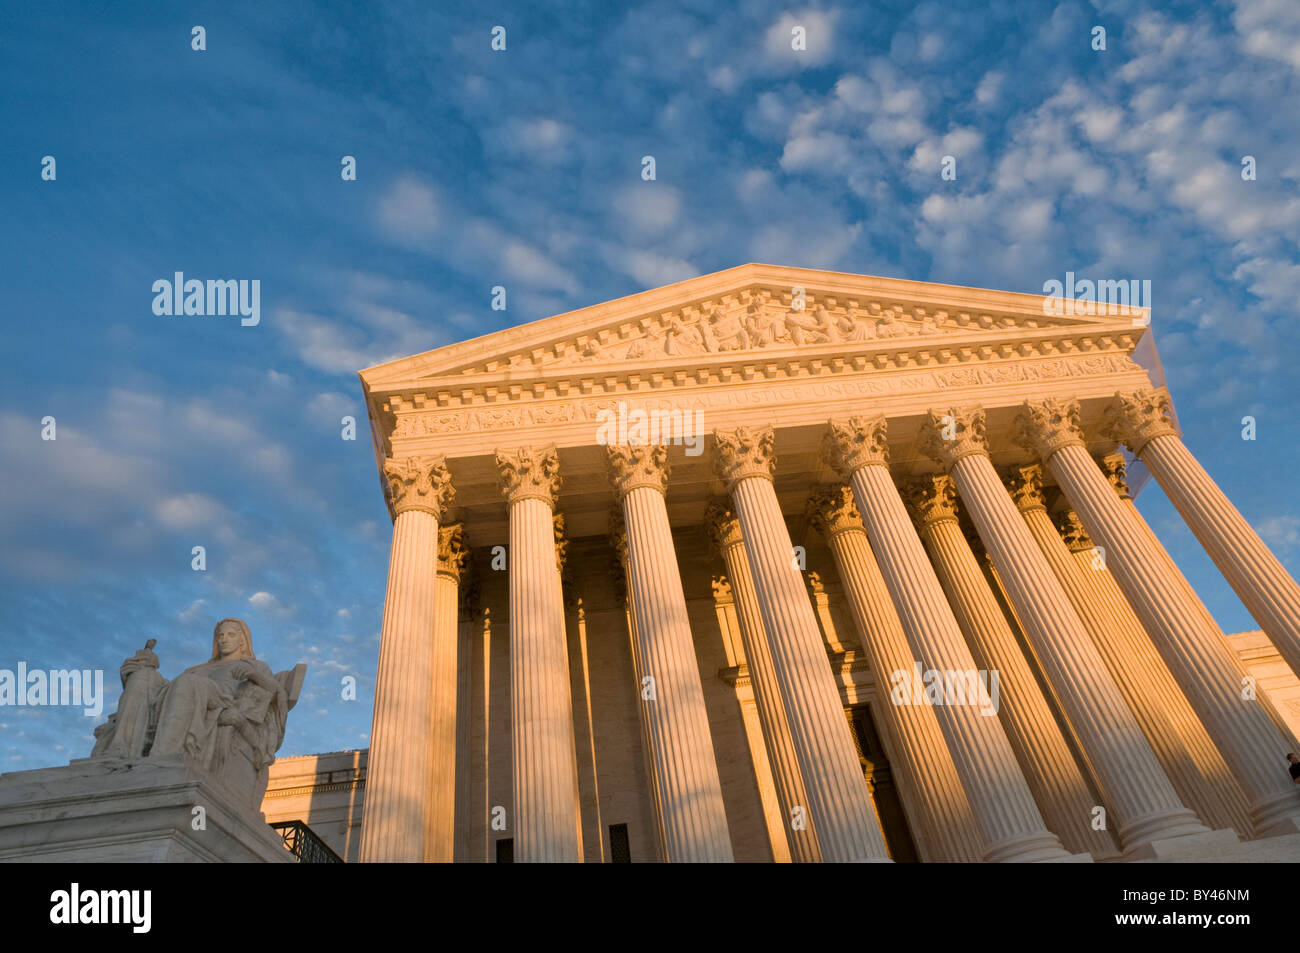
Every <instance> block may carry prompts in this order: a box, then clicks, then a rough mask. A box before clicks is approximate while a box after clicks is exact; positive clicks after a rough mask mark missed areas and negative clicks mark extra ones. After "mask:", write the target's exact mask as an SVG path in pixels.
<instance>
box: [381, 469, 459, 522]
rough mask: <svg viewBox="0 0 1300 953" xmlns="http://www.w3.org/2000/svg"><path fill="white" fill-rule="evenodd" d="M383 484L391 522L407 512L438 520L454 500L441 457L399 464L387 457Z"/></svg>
mask: <svg viewBox="0 0 1300 953" xmlns="http://www.w3.org/2000/svg"><path fill="white" fill-rule="evenodd" d="M384 483H385V484H386V485H387V486H388V499H389V500H390V501H391V502H392V504H393V517H394V519H396V518H397V517H398V516H400V515H402V514H403V513H405V512H406V511H407V510H423V511H424V512H426V513H432V514H433V515H434V516H436V517H438V518H439V519H441V518H442V514H443V513H444V512H445V511H446V509H447V507H448V506H449V505H450V504H451V501H452V500H453V499H455V496H456V490H455V488H454V487H453V486H452V485H451V474H450V473H448V472H447V458H446V457H444V456H443V455H442V454H439V455H437V456H434V457H404V458H402V459H400V460H394V459H393V458H391V457H389V458H388V459H387V460H385V461H384Z"/></svg>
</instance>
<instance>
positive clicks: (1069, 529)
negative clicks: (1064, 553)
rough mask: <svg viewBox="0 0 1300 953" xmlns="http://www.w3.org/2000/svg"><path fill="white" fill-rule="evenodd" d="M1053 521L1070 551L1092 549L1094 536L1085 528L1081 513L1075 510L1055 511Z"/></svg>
mask: <svg viewBox="0 0 1300 953" xmlns="http://www.w3.org/2000/svg"><path fill="white" fill-rule="evenodd" d="M1052 522H1053V523H1055V524H1056V531H1057V532H1058V533H1060V534H1061V538H1062V539H1064V540H1065V545H1066V546H1068V547H1070V552H1072V553H1077V552H1078V551H1079V550H1081V549H1092V538H1091V537H1090V536H1089V535H1088V531H1087V530H1086V529H1084V528H1083V523H1082V522H1081V521H1080V520H1079V514H1078V513H1076V512H1074V510H1061V511H1060V512H1057V513H1053V514H1052Z"/></svg>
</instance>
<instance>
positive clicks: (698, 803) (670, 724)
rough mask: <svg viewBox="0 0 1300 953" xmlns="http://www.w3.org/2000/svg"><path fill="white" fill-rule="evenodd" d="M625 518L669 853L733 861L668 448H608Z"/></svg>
mask: <svg viewBox="0 0 1300 953" xmlns="http://www.w3.org/2000/svg"><path fill="white" fill-rule="evenodd" d="M606 451H607V453H608V455H609V466H610V470H611V471H612V473H613V479H614V489H615V493H616V494H617V496H618V498H619V500H620V502H621V503H622V505H623V518H624V521H625V523H626V526H627V550H628V570H627V575H628V583H629V587H630V589H631V596H632V603H633V606H634V607H635V608H634V609H633V614H634V617H635V618H636V638H637V650H638V655H639V657H640V662H641V669H642V677H643V678H649V679H651V683H650V688H651V692H650V697H649V698H648V700H647V701H648V703H647V705H646V706H645V712H646V727H647V728H648V729H649V735H650V750H651V754H652V758H651V761H652V767H653V769H654V773H655V778H656V785H655V786H656V788H657V789H658V791H659V798H660V804H661V807H662V811H663V834H664V853H665V855H666V857H667V859H668V860H669V861H670V862H702V863H707V862H719V861H723V862H729V861H731V860H732V854H731V835H730V834H729V833H728V830H727V814H726V809H725V808H724V807H723V803H722V783H721V781H719V780H718V763H717V761H716V759H715V757H714V754H713V739H712V737H711V736H710V735H709V713H708V710H707V709H706V708H705V705H704V689H703V688H702V687H701V685H700V669H699V664H698V663H697V662H696V659H695V641H694V639H693V638H692V637H691V623H690V619H689V617H688V616H687V612H686V596H685V594H684V593H683V591H682V579H681V576H680V575H679V573H678V570H677V554H676V551H675V550H674V549H673V534H672V530H671V528H670V527H669V525H668V508H667V507H666V506H665V505H664V493H665V492H666V491H667V489H668V448H667V447H664V446H610V447H607V448H606Z"/></svg>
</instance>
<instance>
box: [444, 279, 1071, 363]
mask: <svg viewBox="0 0 1300 953" xmlns="http://www.w3.org/2000/svg"><path fill="white" fill-rule="evenodd" d="M789 297H790V296H789V295H782V296H780V297H778V296H777V295H776V294H774V293H773V292H771V291H768V290H760V291H754V292H745V293H743V294H740V295H735V296H733V295H728V296H725V297H723V298H722V299H721V300H719V301H706V302H704V303H702V304H700V305H698V306H696V305H690V306H686V307H683V308H680V309H677V310H674V311H666V312H662V313H660V314H658V315H654V316H648V317H643V318H641V319H640V320H638V321H636V322H634V323H626V324H624V325H622V326H621V327H616V328H605V329H601V330H599V331H596V332H593V333H587V334H580V335H575V336H573V337H572V338H570V339H568V340H562V341H554V342H551V343H549V344H548V345H546V346H543V347H536V348H532V349H530V350H528V351H519V352H516V353H513V354H510V355H509V356H507V357H505V358H504V359H499V360H495V361H491V362H485V363H478V364H475V365H473V366H470V367H465V368H463V369H462V373H466V374H473V373H489V372H491V370H492V369H493V368H495V367H500V366H501V365H502V364H505V365H507V366H510V367H530V366H531V367H552V366H582V365H584V364H594V363H598V362H610V361H639V360H650V359H655V358H672V357H701V356H707V355H711V354H725V353H728V352H737V351H762V350H764V349H770V348H783V347H784V348H788V347H803V346H817V345H828V344H860V343H863V342H870V341H885V340H893V339H901V338H922V337H929V336H934V335H939V334H943V333H962V332H966V331H999V330H1006V329H1009V328H1015V327H1025V328H1033V327H1040V326H1047V325H1049V324H1051V323H1052V322H1049V321H1047V320H1043V321H1041V322H1040V321H1038V320H1036V319H1027V320H1026V319H1019V320H1018V319H1017V318H1014V317H1011V316H1008V315H991V314H981V313H971V312H965V311H946V310H941V309H934V310H930V309H927V308H924V307H920V306H908V305H903V304H897V303H888V302H880V301H868V302H866V303H865V304H862V303H860V302H859V301H857V300H846V301H839V300H837V299H835V298H832V297H826V298H822V299H819V300H815V299H813V298H812V297H811V296H809V297H807V298H798V299H792V300H785V299H787V298H789Z"/></svg>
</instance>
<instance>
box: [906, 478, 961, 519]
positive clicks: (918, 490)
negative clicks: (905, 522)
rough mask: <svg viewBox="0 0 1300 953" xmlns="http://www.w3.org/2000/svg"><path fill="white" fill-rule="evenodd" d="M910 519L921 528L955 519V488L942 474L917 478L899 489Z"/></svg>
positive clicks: (949, 479) (950, 480) (950, 479)
mask: <svg viewBox="0 0 1300 953" xmlns="http://www.w3.org/2000/svg"><path fill="white" fill-rule="evenodd" d="M899 490H900V494H901V495H902V497H903V502H904V503H906V504H907V509H908V511H909V512H910V513H911V514H912V518H913V519H914V520H916V521H917V522H918V523H920V524H921V525H922V526H925V525H928V524H930V523H938V522H939V521H940V520H954V521H955V520H956V519H957V486H956V484H954V483H953V482H952V477H950V476H946V475H944V474H935V475H930V476H921V477H917V478H916V479H914V480H908V481H907V482H906V483H904V484H903V485H902V486H901V487H900V488H899Z"/></svg>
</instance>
